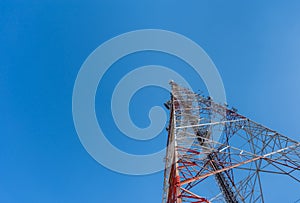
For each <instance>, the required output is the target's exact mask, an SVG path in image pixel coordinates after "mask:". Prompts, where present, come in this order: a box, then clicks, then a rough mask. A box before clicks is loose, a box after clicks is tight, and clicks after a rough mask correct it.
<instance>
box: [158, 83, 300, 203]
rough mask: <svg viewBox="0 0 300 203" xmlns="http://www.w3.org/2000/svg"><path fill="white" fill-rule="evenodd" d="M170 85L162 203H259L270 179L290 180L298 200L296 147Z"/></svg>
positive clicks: (223, 107)
mask: <svg viewBox="0 0 300 203" xmlns="http://www.w3.org/2000/svg"><path fill="white" fill-rule="evenodd" d="M170 84H171V86H172V95H171V100H170V101H169V102H167V103H165V106H166V107H167V108H168V109H169V110H170V119H169V121H170V122H169V127H168V128H167V130H168V147H167V154H166V158H165V162H166V168H165V172H164V191H163V201H162V202H163V203H183V202H189V203H202V202H204V203H210V202H211V203H214V202H225V203H244V202H245V203H246V202H247V203H254V202H257V203H263V202H265V199H264V193H263V191H264V187H263V185H264V184H263V180H264V179H268V178H269V180H270V176H272V175H282V176H287V177H289V178H291V179H292V180H293V181H294V182H296V183H297V184H298V185H297V186H298V187H299V194H300V142H297V141H294V140H292V139H290V138H288V137H286V136H283V135H281V134H279V133H277V132H276V131H274V130H271V129H269V128H266V127H264V126H263V125H261V124H258V123H256V122H254V121H252V120H250V119H248V118H246V117H244V116H242V115H240V114H238V113H237V110H236V109H229V108H228V107H227V106H226V105H221V104H217V103H214V101H213V100H212V99H211V98H210V97H204V96H201V95H199V94H196V93H193V92H192V91H190V90H188V89H186V88H183V87H180V86H179V85H177V84H176V83H174V82H170ZM272 177H273V176H272ZM275 178H276V177H275ZM281 187H282V185H281ZM278 202H279V201H278ZM280 202H285V201H284V200H282V201H280Z"/></svg>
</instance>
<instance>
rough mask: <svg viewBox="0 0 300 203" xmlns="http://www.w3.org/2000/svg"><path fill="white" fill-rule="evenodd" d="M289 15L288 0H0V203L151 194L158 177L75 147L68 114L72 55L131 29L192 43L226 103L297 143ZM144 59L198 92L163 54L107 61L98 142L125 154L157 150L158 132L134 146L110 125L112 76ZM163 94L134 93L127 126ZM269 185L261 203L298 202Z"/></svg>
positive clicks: (296, 67) (131, 198)
mask: <svg viewBox="0 0 300 203" xmlns="http://www.w3.org/2000/svg"><path fill="white" fill-rule="evenodd" d="M299 11H300V2H299V1H296V0H290V1H276V0H273V1H261V0H254V1H247V2H246V1H238V0H235V1H224V0H223V1H221V0H218V1H215V0H190V1H176V0H173V1H170V0H151V1H149V0H143V1H141V0H139V1H138V0H136V1H133V0H131V1H127V0H122V1H121V0H119V1H113V0H111V1H89V0H87V1H76V0H72V1H63V0H51V1H50V0H47V1H40V0H28V1H26V2H25V1H16V0H1V1H0V59H1V60H0V96H1V99H0V138H1V141H0V161H1V162H0V163H1V164H0V202H3V203H34V202H37V203H39V202H43V203H54V202H62V203H82V202H87V203H96V202H98V203H99V202H100V203H115V202H124V203H140V202H143V203H155V202H160V201H161V197H162V186H163V173H162V172H159V173H155V174H152V175H148V176H128V175H123V174H119V173H116V172H112V171H110V170H108V169H106V168H105V167H103V166H101V165H100V164H99V163H97V162H96V161H95V160H94V159H93V158H92V157H91V156H90V155H89V154H88V153H87V152H86V150H85V149H84V148H83V146H82V145H81V143H80V141H79V139H78V136H77V133H76V131H75V128H74V124H73V118H72V91H73V85H74V82H75V79H76V76H77V73H78V71H79V69H80V67H81V65H82V63H83V62H84V60H85V59H86V58H87V56H88V55H89V54H90V53H91V52H92V51H93V50H94V49H95V48H97V47H98V46H99V45H100V44H102V43H103V42H105V41H106V40H108V39H110V38H112V37H114V36H117V35H119V34H122V33H125V32H128V31H132V30H136V29H146V28H156V29H164V30H170V31H173V32H177V33H180V34H183V35H185V36H187V37H188V38H190V39H192V40H193V41H195V42H197V43H198V44H199V45H200V46H201V47H202V48H203V49H205V51H206V52H207V53H208V54H209V56H210V57H211V58H212V60H213V61H214V63H215V64H216V66H217V68H218V70H219V72H220V74H221V76H222V79H223V82H224V85H225V89H226V94H227V100H228V103H229V104H230V105H231V106H235V107H236V108H237V109H238V110H239V112H240V113H241V114H244V115H246V116H248V117H250V118H251V119H253V120H255V121H257V122H260V123H263V124H264V125H266V126H268V127H270V128H272V129H274V130H277V131H278V132H280V133H282V134H285V135H287V136H289V137H291V138H293V139H296V140H300V130H299V115H300V107H299V104H300V94H299V91H300V12H299ZM149 64H160V65H165V66H168V67H170V68H173V69H174V70H175V71H178V72H179V73H180V74H181V75H184V77H185V78H186V80H188V81H190V82H191V84H192V85H193V87H199V89H202V88H203V87H204V86H203V82H202V81H201V80H200V79H199V78H197V77H195V76H194V74H193V73H192V72H191V71H190V70H189V68H188V67H186V66H187V65H186V64H184V63H183V62H182V61H180V60H178V59H175V58H172V57H170V56H168V55H165V54H158V53H148V52H146V53H137V54H133V55H130V56H128V57H125V58H123V59H122V60H120V61H118V62H117V63H116V64H114V65H113V67H111V69H110V70H109V71H108V72H107V74H106V75H105V77H104V78H103V81H101V84H102V85H103V86H104V87H105V89H104V90H99V91H98V92H97V96H96V108H97V109H96V110H97V116H98V118H104V119H102V120H103V123H101V126H102V128H103V131H104V132H105V134H106V136H107V138H108V139H109V140H110V141H111V142H112V143H113V144H114V145H115V146H117V147H119V148H120V149H122V150H125V151H127V152H130V153H135V154H146V153H149V152H155V151H157V150H159V149H162V148H164V147H165V144H166V132H163V133H161V134H160V135H159V136H158V137H156V138H155V139H153V140H150V141H145V142H141V141H134V140H131V139H129V138H128V137H124V136H123V135H122V133H121V132H120V131H119V130H118V129H117V127H116V126H115V124H114V123H113V119H112V115H111V112H110V109H109V108H110V96H111V94H112V91H113V89H114V85H115V84H116V83H117V82H118V80H119V79H120V78H121V77H122V76H123V75H125V74H126V73H127V72H128V71H130V70H133V69H134V68H135V67H139V66H143V65H149ZM204 91H206V90H205V88H204ZM168 97H169V94H168V92H167V91H165V90H161V89H159V88H153V87H152V88H145V89H143V90H141V91H139V92H138V93H137V94H135V96H134V97H133V98H132V102H131V106H130V113H131V116H132V118H133V120H134V121H135V123H136V124H137V125H138V126H141V127H146V126H147V125H148V124H149V120H148V117H147V116H148V111H149V109H150V108H151V107H152V106H153V105H162V103H163V102H164V101H166V100H167V99H168ZM120 102H121V101H120ZM103 153H105V152H103ZM108 156H109V154H108ZM272 177H274V178H276V176H272ZM271 180H272V179H268V181H269V182H268V183H266V184H267V189H266V193H267V195H268V198H269V199H268V200H269V202H294V201H296V200H297V199H299V198H300V186H299V185H295V187H294V189H293V190H287V189H285V187H284V186H282V185H281V184H278V182H277V184H272V183H271V182H270V181H271ZM282 183H285V182H282ZM297 187H299V190H297ZM295 191H299V192H298V194H297V192H295ZM272 194H279V197H280V199H281V200H282V201H279V200H278V199H274V198H273V199H272ZM283 200H284V201H283Z"/></svg>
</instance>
